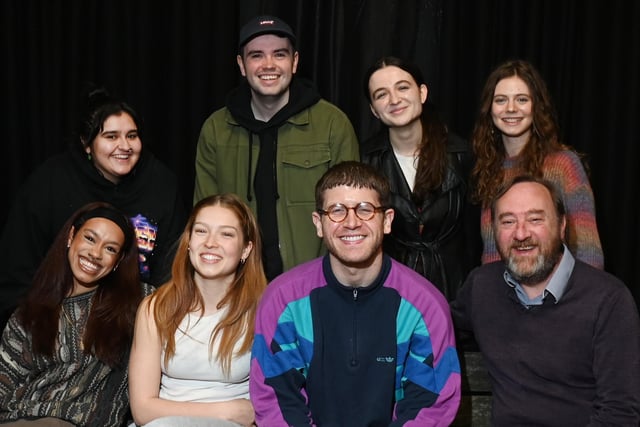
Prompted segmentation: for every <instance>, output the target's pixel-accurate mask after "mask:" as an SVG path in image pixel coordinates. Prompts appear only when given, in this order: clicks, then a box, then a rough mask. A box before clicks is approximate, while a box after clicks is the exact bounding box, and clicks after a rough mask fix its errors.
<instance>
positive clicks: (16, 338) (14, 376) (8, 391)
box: [0, 315, 31, 408]
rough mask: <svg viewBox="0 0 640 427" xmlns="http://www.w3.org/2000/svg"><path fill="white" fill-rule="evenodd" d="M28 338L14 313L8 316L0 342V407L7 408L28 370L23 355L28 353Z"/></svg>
mask: <svg viewBox="0 0 640 427" xmlns="http://www.w3.org/2000/svg"><path fill="white" fill-rule="evenodd" d="M30 347H31V346H30V344H29V340H28V339H27V336H26V334H25V332H24V329H22V327H21V326H20V325H19V323H18V321H17V319H16V317H15V315H12V316H11V317H10V318H9V322H8V323H7V325H6V327H5V329H4V332H3V334H2V341H1V342H0V372H2V375H0V407H1V408H9V402H11V401H12V400H13V394H14V393H15V391H16V390H17V389H18V387H19V386H20V385H21V384H22V383H23V382H24V380H25V379H26V378H27V376H28V375H29V372H30V367H29V365H28V363H27V361H26V360H25V356H26V355H27V354H30V352H29V350H28V349H29V348H30Z"/></svg>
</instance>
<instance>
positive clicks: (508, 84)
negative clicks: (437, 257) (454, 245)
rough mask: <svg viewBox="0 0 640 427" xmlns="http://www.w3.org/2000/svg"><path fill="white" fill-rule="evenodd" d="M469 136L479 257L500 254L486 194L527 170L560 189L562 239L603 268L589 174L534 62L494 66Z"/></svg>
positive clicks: (485, 259) (490, 195) (577, 254)
mask: <svg viewBox="0 0 640 427" xmlns="http://www.w3.org/2000/svg"><path fill="white" fill-rule="evenodd" d="M471 141H472V145H473V150H474V152H475V155H476V163H475V166H474V169H473V172H472V178H473V182H474V186H475V187H474V198H475V199H476V201H478V202H479V203H481V204H482V208H483V209H482V216H481V220H480V223H481V233H482V239H483V244H484V248H483V254H482V262H483V263H487V262H492V261H497V260H499V259H500V257H499V254H498V252H497V249H496V244H495V241H494V236H493V232H492V230H491V212H490V210H489V202H490V200H491V199H492V198H493V196H494V195H495V192H496V190H497V188H498V187H499V186H500V184H502V183H503V182H505V181H507V180H509V179H511V178H513V177H514V176H516V175H519V174H531V175H534V176H538V177H544V178H546V179H548V180H549V181H551V182H553V183H554V184H555V185H556V186H557V187H558V189H559V190H560V192H561V193H562V197H563V201H564V203H565V205H566V207H567V231H566V236H565V241H566V244H567V246H568V247H569V249H570V250H571V252H572V253H573V255H574V256H575V257H576V258H578V259H580V260H582V261H584V262H586V263H588V264H591V265H593V266H594V267H597V268H604V256H603V253H602V247H601V244H600V237H599V234H598V228H597V224H596V213H595V203H594V197H593V191H592V189H591V185H590V183H589V177H588V175H587V172H586V170H585V166H584V165H583V163H582V159H581V155H580V154H579V153H578V152H576V151H575V150H574V149H573V148H571V147H569V146H568V145H565V144H563V143H562V142H561V141H560V138H559V128H558V122H557V118H556V115H555V109H554V107H553V104H552V102H551V96H550V94H549V91H548V90H547V87H546V84H545V82H544V80H543V79H542V77H541V76H540V74H539V72H538V71H537V70H536V69H535V68H534V67H533V65H532V64H530V63H529V62H526V61H523V60H510V61H506V62H504V63H502V64H500V65H499V66H498V67H496V68H495V69H494V70H493V71H492V73H491V74H490V75H489V77H488V79H487V81H486V83H485V86H484V89H483V91H482V95H481V101H480V112H479V116H478V119H477V120H476V124H475V128H474V131H473V135H472V138H471Z"/></svg>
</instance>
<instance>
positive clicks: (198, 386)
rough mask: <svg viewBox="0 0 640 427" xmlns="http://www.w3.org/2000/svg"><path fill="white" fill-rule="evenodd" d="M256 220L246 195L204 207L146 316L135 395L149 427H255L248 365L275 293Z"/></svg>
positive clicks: (143, 308) (134, 354)
mask: <svg viewBox="0 0 640 427" xmlns="http://www.w3.org/2000/svg"><path fill="white" fill-rule="evenodd" d="M260 245H261V243H260V233H259V229H258V225H257V223H256V220H255V217H254V216H253V214H252V212H251V211H250V209H249V207H248V206H246V204H244V203H243V202H242V201H241V200H240V199H238V197H237V196H235V195H233V194H218V195H214V196H210V197H208V198H205V199H202V200H201V201H200V202H198V203H197V204H196V205H195V206H194V208H193V211H192V213H191V215H190V217H189V220H188V222H187V225H186V227H185V230H184V232H183V233H182V236H181V238H180V241H179V247H178V249H177V252H176V256H175V259H174V262H173V267H172V279H171V280H170V281H169V282H168V283H166V284H164V285H163V286H161V287H160V288H159V289H158V291H157V292H156V293H155V294H153V295H151V296H150V297H148V298H146V299H145V300H144V301H143V302H142V304H141V305H140V308H139V310H138V314H137V317H136V326H135V335H134V340H133V346H132V349H131V358H130V361H129V393H130V399H131V411H132V414H133V418H134V421H135V423H136V424H137V425H140V426H149V427H160V426H162V427H167V426H176V427H177V426H179V427H187V426H208V427H210V426H225V427H226V426H237V425H241V426H249V425H252V424H253V421H254V412H253V406H252V405H251V402H250V401H249V363H250V358H251V345H252V342H253V324H254V316H255V308H256V305H257V302H258V299H259V298H260V296H261V295H262V292H263V290H264V288H265V287H266V278H265V275H264V271H263V267H262V259H261V257H260V254H261V248H260Z"/></svg>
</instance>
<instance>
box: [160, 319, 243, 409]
mask: <svg viewBox="0 0 640 427" xmlns="http://www.w3.org/2000/svg"><path fill="white" fill-rule="evenodd" d="M223 314H224V310H220V311H218V312H216V313H215V314H212V315H208V316H204V317H199V316H198V315H195V314H187V316H185V318H184V319H182V322H181V323H180V327H179V328H178V330H176V334H175V339H176V354H175V355H174V356H173V358H171V359H170V360H169V364H168V366H164V363H163V360H164V351H163V352H162V354H161V356H160V357H161V365H162V377H161V380H160V398H162V399H168V400H174V401H180V402H220V401H226V400H232V399H237V398H244V399H248V398H249V365H250V362H251V352H247V353H245V354H243V355H241V356H240V357H234V358H233V359H231V371H230V372H229V375H228V376H227V375H225V374H224V372H223V371H222V366H221V365H220V363H218V362H217V360H216V358H215V355H216V353H217V350H218V344H219V343H218V342H217V341H218V340H216V343H215V344H214V346H213V354H212V356H211V358H210V357H209V341H210V339H211V332H212V331H213V328H214V327H215V325H216V324H217V323H218V322H219V321H220V319H221V318H222V315H223ZM237 346H239V344H237Z"/></svg>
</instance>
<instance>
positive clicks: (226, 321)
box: [148, 193, 267, 373]
mask: <svg viewBox="0 0 640 427" xmlns="http://www.w3.org/2000/svg"><path fill="white" fill-rule="evenodd" d="M208 206H222V207H224V208H226V209H229V210H231V211H232V212H233V213H234V214H235V215H236V217H237V218H238V220H239V221H240V225H241V230H242V238H243V241H244V244H245V245H246V244H248V243H249V242H253V250H252V251H251V253H250V254H249V256H248V257H247V259H246V261H245V262H244V263H241V264H239V265H238V269H237V271H236V275H235V279H234V281H233V283H232V285H231V286H230V287H229V289H228V291H227V293H226V295H225V296H224V297H223V298H222V300H221V301H220V303H218V307H217V308H218V309H221V308H223V307H224V308H226V309H227V310H226V314H225V315H224V317H223V318H222V319H221V321H220V322H219V323H218V325H216V327H215V328H214V330H213V332H212V334H211V340H210V343H209V348H210V350H211V348H212V345H213V343H214V342H215V341H216V340H217V339H219V340H220V341H219V353H218V354H217V355H215V358H216V360H218V361H219V362H220V363H221V365H222V369H223V371H224V372H227V373H228V372H229V370H230V367H231V359H232V358H233V356H234V351H233V350H234V347H235V345H236V343H237V342H241V346H240V348H239V349H238V354H244V353H246V352H248V351H250V350H251V345H252V344H253V332H254V321H255V313H256V307H257V305H258V300H259V299H260V297H261V296H262V293H263V291H264V289H265V287H266V285H267V279H266V277H265V275H264V269H263V266H262V248H261V246H262V244H261V241H260V231H259V228H258V223H257V221H256V219H255V216H254V215H253V213H252V212H251V210H250V208H249V207H248V206H247V205H246V204H245V203H244V202H242V201H241V200H240V199H239V198H238V196H236V195H235V194H231V193H224V194H217V195H213V196H209V197H207V198H204V199H202V200H200V201H199V202H198V203H197V204H196V205H195V206H194V207H193V210H192V211H191V215H190V216H189V219H188V221H187V224H186V226H185V229H184V231H183V232H182V236H181V237H180V240H179V242H178V248H177V251H176V255H175V258H174V261H173V266H172V278H171V280H170V281H169V282H167V283H166V284H164V285H162V286H161V287H160V288H159V289H158V290H157V291H156V292H155V293H154V295H153V296H152V300H151V301H150V304H149V305H148V307H153V316H154V319H155V322H156V326H157V329H158V334H159V335H160V339H161V341H162V343H163V345H164V348H165V356H164V363H165V364H167V363H168V362H169V360H170V359H171V358H172V357H173V355H174V354H175V350H176V348H175V333H176V330H177V329H178V327H179V325H180V322H181V321H182V319H183V318H184V317H185V316H186V315H187V314H188V313H192V312H197V311H200V312H201V313H203V312H204V301H203V299H202V295H201V294H200V291H199V290H198V288H197V286H196V284H195V281H194V273H195V269H194V267H193V265H192V264H191V261H190V260H189V253H188V247H189V239H190V236H191V232H192V230H193V225H194V222H195V219H196V217H197V216H198V214H199V213H200V211H201V210H202V209H203V208H205V207H208Z"/></svg>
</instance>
